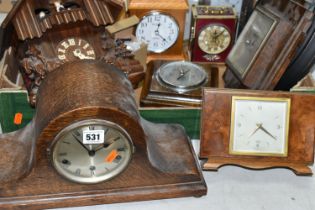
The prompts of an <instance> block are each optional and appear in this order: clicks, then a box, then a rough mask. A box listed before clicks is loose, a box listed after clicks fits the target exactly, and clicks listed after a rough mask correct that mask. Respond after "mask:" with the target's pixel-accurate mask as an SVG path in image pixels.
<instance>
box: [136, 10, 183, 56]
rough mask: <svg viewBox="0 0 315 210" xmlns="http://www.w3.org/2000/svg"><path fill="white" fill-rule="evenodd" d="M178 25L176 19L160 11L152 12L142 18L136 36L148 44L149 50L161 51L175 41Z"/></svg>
mask: <svg viewBox="0 0 315 210" xmlns="http://www.w3.org/2000/svg"><path fill="white" fill-rule="evenodd" d="M178 34H179V27H178V24H177V22H176V20H175V19H174V18H173V17H171V16H169V15H166V14H163V13H160V12H152V13H150V14H148V15H146V16H144V17H143V18H142V20H141V21H140V23H139V24H138V27H137V30H136V37H137V39H138V40H142V41H144V42H146V43H147V44H148V50H149V51H150V52H155V53H161V52H164V51H166V50H167V49H168V48H170V47H171V46H173V45H174V44H175V42H176V41H177V38H178Z"/></svg>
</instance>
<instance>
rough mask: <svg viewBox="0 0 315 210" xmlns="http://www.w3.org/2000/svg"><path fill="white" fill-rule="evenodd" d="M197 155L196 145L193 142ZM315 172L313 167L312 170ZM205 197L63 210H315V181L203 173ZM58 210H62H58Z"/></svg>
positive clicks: (281, 172) (288, 174)
mask: <svg viewBox="0 0 315 210" xmlns="http://www.w3.org/2000/svg"><path fill="white" fill-rule="evenodd" d="M193 144H194V148H195V149H196V150H197V151H199V141H193ZM312 169H313V170H314V167H312ZM203 174H204V177H205V180H206V182H207V186H208V194H207V196H204V197H201V198H194V197H187V198H176V199H166V200H156V201H144V202H132V203H119V204H106V205H97V206H89V207H77V208H62V210H131V209H135V210H164V209H167V210H211V209H213V210H315V178H314V177H306V176H305V177H303V176H302V177H301V176H296V175H295V174H294V173H293V172H292V171H291V170H287V169H271V170H262V171H255V170H248V169H243V168H240V167H236V166H225V167H222V168H221V169H220V170H219V171H218V172H204V173H203ZM58 210H61V209H58Z"/></svg>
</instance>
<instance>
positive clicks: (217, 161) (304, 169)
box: [202, 158, 313, 176]
mask: <svg viewBox="0 0 315 210" xmlns="http://www.w3.org/2000/svg"><path fill="white" fill-rule="evenodd" d="M226 165H235V166H240V167H243V168H248V169H254V170H265V169H272V168H287V169H290V170H292V171H293V172H294V173H295V174H296V175H298V176H310V175H312V174H313V172H312V170H311V169H310V168H309V167H308V166H307V165H304V164H295V163H288V162H280V161H268V162H266V161H262V160H258V159H247V160H244V159H241V158H209V159H208V161H207V162H205V163H204V164H203V166H202V169H203V170H205V171H218V170H219V168H221V167H223V166H226Z"/></svg>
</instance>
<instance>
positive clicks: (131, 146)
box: [0, 40, 207, 209]
mask: <svg viewBox="0 0 315 210" xmlns="http://www.w3.org/2000/svg"><path fill="white" fill-rule="evenodd" d="M78 41H79V40H78ZM68 49H69V48H68ZM73 51H76V49H71V50H70V52H72V55H75V52H73ZM83 54H84V53H83ZM73 72H76V73H75V74H73ZM133 95H134V92H133V88H132V85H131V83H130V82H129V80H128V79H127V77H126V75H125V74H124V73H123V72H122V71H121V70H119V69H118V68H116V67H114V66H113V65H109V64H107V63H106V62H105V61H96V60H87V59H84V60H77V61H74V62H71V63H65V64H64V65H62V66H60V67H58V68H57V69H55V70H54V71H52V72H50V73H49V74H48V75H47V76H46V77H45V78H44V79H43V81H42V83H41V85H40V87H39V90H38V100H37V104H36V111H35V115H34V118H33V120H32V121H31V122H30V123H29V124H28V125H27V126H26V127H25V128H23V129H21V130H19V131H17V132H15V133H11V134H8V135H1V136H0V142H1V143H2V147H1V148H0V153H1V154H4V155H3V156H1V157H0V168H1V171H0V184H1V195H2V196H1V197H0V209H2V208H8V207H9V208H17V207H19V206H21V205H23V207H25V208H29V209H33V208H36V207H38V206H40V207H41V208H56V207H66V206H67V207H68V206H80V205H96V204H105V203H117V202H122V201H123V202H128V201H140V200H148V199H163V198H172V197H182V196H202V195H205V194H206V191H207V188H206V185H205V182H204V179H203V177H202V173H201V170H200V169H199V167H198V160H197V158H196V156H195V155H194V151H193V148H192V146H191V144H190V141H189V138H188V136H186V134H185V131H184V129H183V128H182V127H181V126H179V125H170V124H154V123H151V122H148V121H146V120H144V119H142V118H141V117H140V114H139V111H138V110H137V104H136V102H135V99H134V97H133ZM170 141H172V142H173V143H174V144H171V145H170V144H169V142H170ZM169 151H174V152H171V153H170V152H169ZM165 160H172V161H165ZM43 177H45V179H43ZM30 186H32V187H30ZM43 186H52V187H49V188H45V187H44V188H43ZM12 189H14V190H12ZM130 192H132V193H130ZM161 192H163V193H161ZM70 194H71V196H69V195H70ZM43 198H45V199H43Z"/></svg>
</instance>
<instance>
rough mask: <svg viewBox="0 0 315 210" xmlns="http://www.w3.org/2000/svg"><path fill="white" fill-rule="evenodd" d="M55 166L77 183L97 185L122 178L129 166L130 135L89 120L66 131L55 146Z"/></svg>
mask: <svg viewBox="0 0 315 210" xmlns="http://www.w3.org/2000/svg"><path fill="white" fill-rule="evenodd" d="M51 151H52V164H53V166H54V167H55V169H56V170H57V172H58V173H59V174H60V175H61V176H63V177H65V178H67V179H69V180H71V181H74V182H78V183H83V184H84V183H85V184H90V183H98V182H102V181H106V180H109V179H111V178H113V177H115V176H117V175H118V174H120V173H121V172H122V171H123V170H124V169H125V168H126V167H127V166H128V163H129V162H130V159H131V155H132V152H133V145H132V142H131V139H130V137H129V135H128V133H127V132H126V131H125V130H124V129H123V128H121V127H120V126H118V125H117V124H114V123H112V122H108V121H105V120H86V121H81V122H77V123H74V124H72V125H70V126H69V127H66V128H65V129H63V130H62V131H61V132H60V133H59V134H58V135H57V137H56V138H55V140H54V142H53V146H52V150H51Z"/></svg>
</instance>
